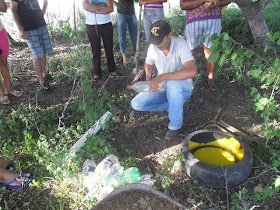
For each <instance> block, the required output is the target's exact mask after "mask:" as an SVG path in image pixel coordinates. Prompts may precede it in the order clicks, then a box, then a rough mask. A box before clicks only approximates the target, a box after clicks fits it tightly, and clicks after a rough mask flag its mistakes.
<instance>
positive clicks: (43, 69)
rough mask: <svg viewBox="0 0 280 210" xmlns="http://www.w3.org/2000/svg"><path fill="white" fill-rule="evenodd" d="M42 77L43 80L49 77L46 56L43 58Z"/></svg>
mask: <svg viewBox="0 0 280 210" xmlns="http://www.w3.org/2000/svg"><path fill="white" fill-rule="evenodd" d="M41 62H42V64H41V65H42V76H43V78H45V77H46V76H47V70H46V64H47V58H46V55H45V54H44V55H43V57H42V60H41Z"/></svg>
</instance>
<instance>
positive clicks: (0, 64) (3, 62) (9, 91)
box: [0, 56, 22, 97]
mask: <svg viewBox="0 0 280 210" xmlns="http://www.w3.org/2000/svg"><path fill="white" fill-rule="evenodd" d="M0 68H1V74H2V77H3V79H4V87H5V94H6V95H13V96H15V97H20V96H21V95H22V93H21V92H20V91H16V90H13V88H12V86H11V80H10V72H9V68H8V62H7V56H0Z"/></svg>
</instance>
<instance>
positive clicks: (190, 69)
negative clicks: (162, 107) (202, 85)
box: [149, 60, 197, 92]
mask: <svg viewBox="0 0 280 210" xmlns="http://www.w3.org/2000/svg"><path fill="white" fill-rule="evenodd" d="M196 76H197V69H196V65H195V62H194V60H190V61H187V62H186V63H184V65H183V68H182V69H180V70H178V71H176V72H170V73H166V74H161V75H159V76H158V77H156V78H155V79H153V80H152V81H151V83H150V86H149V89H150V90H151V91H153V92H158V86H159V84H160V83H161V82H163V81H164V80H184V79H189V78H193V77H196Z"/></svg>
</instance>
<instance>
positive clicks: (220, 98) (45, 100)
mask: <svg viewBox="0 0 280 210" xmlns="http://www.w3.org/2000/svg"><path fill="white" fill-rule="evenodd" d="M54 50H55V52H56V53H59V48H58V47H57V48H55V49H54ZM30 58H31V55H30V52H29V50H28V48H12V49H11V55H10V63H11V67H12V69H13V70H17V71H18V73H17V74H16V77H15V78H14V81H15V84H14V87H15V89H18V90H22V91H23V92H24V95H23V96H22V97H20V98H15V97H11V98H10V100H11V105H9V106H3V105H0V110H2V111H3V112H10V111H11V109H12V108H13V109H17V107H18V106H19V104H20V103H23V102H24V103H27V102H31V103H38V104H41V105H43V106H44V107H50V106H55V105H58V104H63V103H65V102H66V101H67V99H68V98H67V97H68V96H69V95H70V91H71V85H69V86H67V85H63V84H58V83H57V82H55V81H54V82H52V84H51V85H52V87H53V88H54V91H53V93H51V94H49V95H42V94H38V93H37V92H36V85H37V80H36V76H35V73H34V71H33V68H32V62H31V60H30ZM199 70H200V71H201V72H202V71H204V69H203V65H202V66H199ZM225 71H226V70H225ZM222 74H223V70H221V71H220V72H219V73H217V80H216V83H217V85H218V87H219V89H218V91H216V92H212V91H210V90H209V88H208V85H207V81H206V78H204V77H203V76H201V78H200V79H199V82H197V83H196V86H195V90H194V93H193V96H192V98H191V99H190V100H189V101H188V102H187V103H186V104H185V113H184V124H183V128H182V133H181V134H180V135H179V136H178V137H176V138H174V139H172V140H166V139H165V138H164V135H165V132H166V130H167V125H168V117H167V116H166V115H164V114H162V113H151V112H150V113H149V112H142V113H139V112H136V113H132V109H131V108H128V107H130V106H129V104H125V106H119V107H117V108H118V117H119V119H120V122H119V123H117V124H116V126H115V127H114V128H112V129H110V130H106V131H105V135H106V139H107V141H108V142H109V143H110V145H111V146H112V147H113V148H115V150H116V152H117V154H118V156H119V157H128V156H133V157H135V158H137V159H138V162H137V163H136V167H138V168H139V170H140V171H141V172H142V173H143V174H146V173H149V174H151V175H152V176H153V177H154V178H156V180H157V181H156V183H155V187H156V188H157V189H158V190H160V191H162V192H164V191H165V193H166V194H167V195H169V196H170V197H171V198H173V199H175V200H177V201H178V202H180V203H181V204H183V205H185V206H186V207H188V208H190V209H225V208H226V207H227V205H228V204H229V201H228V196H229V197H230V196H231V195H233V194H234V193H235V192H237V193H238V192H239V191H241V190H242V189H243V188H246V189H247V190H248V193H247V194H248V197H253V195H254V193H253V192H254V187H256V186H257V185H259V186H262V187H265V186H269V185H270V184H271V183H272V179H273V177H274V176H275V173H274V171H273V170H270V169H269V168H268V167H267V166H265V165H264V164H261V165H253V168H252V171H251V174H250V176H249V178H248V179H247V180H246V181H245V182H243V183H242V184H240V185H238V186H236V187H233V188H230V189H214V188H210V187H206V186H204V185H202V184H200V183H198V182H197V181H195V180H193V179H191V178H189V177H188V176H187V175H186V173H185V172H184V171H182V170H181V167H180V162H179V161H176V162H175V164H174V166H173V167H171V170H167V169H166V167H164V166H163V165H164V162H166V160H168V159H169V158H170V157H172V155H177V154H178V153H179V151H180V144H181V142H182V140H183V139H184V138H185V137H186V136H187V135H189V134H190V133H192V132H194V131H196V130H198V129H200V128H199V126H202V125H203V124H205V123H206V122H207V121H209V120H212V119H213V118H214V117H215V116H216V115H217V112H218V109H220V108H221V114H222V116H223V119H224V121H225V122H227V123H228V124H230V125H231V126H234V127H236V128H238V129H240V130H243V131H245V132H247V133H248V134H249V135H250V136H251V138H250V139H245V140H246V142H247V143H248V145H249V147H250V148H251V149H252V151H253V153H254V150H255V149H256V148H257V147H258V144H259V141H260V139H259V138H258V137H257V134H259V133H260V132H261V129H260V125H259V124H260V123H261V119H260V118H259V116H258V114H256V113H255V112H254V110H253V108H252V105H250V100H251V99H250V95H249V93H248V91H247V90H246V88H245V87H243V86H240V85H238V84H237V83H236V82H234V81H230V80H225V79H222V78H223V77H222ZM106 79H107V78H102V79H101V80H100V81H99V82H98V83H95V84H94V86H95V87H96V88H98V87H101V86H102V85H103V84H104V82H105V80H106ZM104 88H106V89H107V90H108V91H109V92H111V93H112V94H119V93H121V92H122V91H123V90H124V89H125V88H126V78H116V79H113V80H112V81H110V82H108V83H107V84H106V86H105V87H104ZM132 94H133V95H135V93H132ZM124 103H127V102H124ZM254 158H255V159H258V158H257V157H255V156H254ZM260 158H262V157H260ZM264 161H265V160H264ZM262 172H264V173H262ZM165 176H167V177H169V178H170V180H171V182H170V184H169V187H164V185H163V184H162V183H163V182H164V177H165ZM6 192H7V194H5V195H4V196H5V198H6V200H13V201H14V202H15V203H16V205H12V206H13V208H12V209H50V207H48V199H53V200H55V199H57V198H54V197H52V193H53V192H49V191H48V192H46V191H44V190H38V189H36V188H25V189H19V190H14V189H12V190H11V189H9V190H7V191H6ZM136 193H137V192H136ZM45 195H48V196H49V197H51V198H46V196H45ZM126 196H127V200H128V201H129V196H128V195H126ZM133 196H134V195H132V197H133ZM137 196H142V197H144V198H145V195H141V193H140V194H139V195H137ZM236 200H237V202H236V204H231V208H233V207H236V209H238V206H240V209H246V208H247V209H250V208H252V207H254V208H255V209H277V208H279V206H280V202H279V201H280V196H279V194H278V195H275V196H274V197H272V198H270V199H266V200H264V201H262V202H255V203H253V202H252V201H250V200H252V199H248V200H242V199H238V198H237V199H236ZM149 201H150V202H153V199H150V200H149ZM149 201H148V202H149ZM59 202H60V200H59V199H57V203H59ZM116 202H118V201H116ZM121 202H123V201H120V203H116V204H115V205H116V207H117V206H122V203H121ZM2 204H3V203H2ZM2 204H1V205H2ZM234 205H235V206H234ZM150 206H153V208H151V209H163V208H161V207H160V206H158V208H157V207H156V205H152V204H151V205H150ZM65 208H69V207H65ZM104 209H106V208H104ZM115 209H117V208H115ZM128 209H133V208H128Z"/></svg>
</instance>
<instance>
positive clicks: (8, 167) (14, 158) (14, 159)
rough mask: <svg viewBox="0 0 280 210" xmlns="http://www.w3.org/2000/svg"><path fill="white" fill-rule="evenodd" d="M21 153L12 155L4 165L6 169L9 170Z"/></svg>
mask: <svg viewBox="0 0 280 210" xmlns="http://www.w3.org/2000/svg"><path fill="white" fill-rule="evenodd" d="M20 156H21V155H14V157H13V159H12V160H11V161H10V163H9V164H8V165H7V166H6V169H7V170H9V169H10V168H12V167H13V166H14V163H15V161H16V160H18V159H19V158H20Z"/></svg>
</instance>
